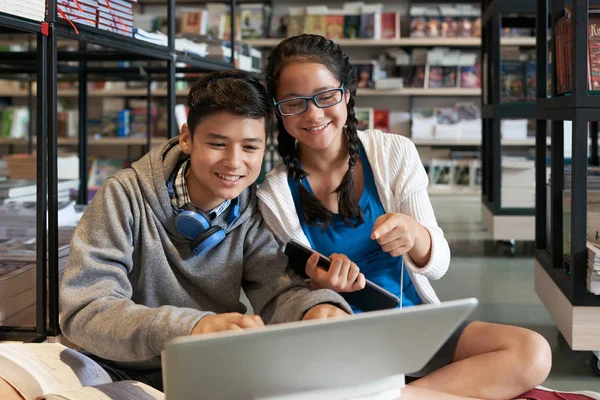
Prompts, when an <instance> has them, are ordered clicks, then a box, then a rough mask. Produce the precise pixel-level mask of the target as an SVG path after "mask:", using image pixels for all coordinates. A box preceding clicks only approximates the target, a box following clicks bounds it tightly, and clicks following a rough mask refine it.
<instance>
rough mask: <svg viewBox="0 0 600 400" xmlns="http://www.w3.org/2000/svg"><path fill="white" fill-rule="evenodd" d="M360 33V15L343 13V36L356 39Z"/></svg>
mask: <svg viewBox="0 0 600 400" xmlns="http://www.w3.org/2000/svg"><path fill="white" fill-rule="evenodd" d="M359 35H360V15H344V38H346V39H358V37H359Z"/></svg>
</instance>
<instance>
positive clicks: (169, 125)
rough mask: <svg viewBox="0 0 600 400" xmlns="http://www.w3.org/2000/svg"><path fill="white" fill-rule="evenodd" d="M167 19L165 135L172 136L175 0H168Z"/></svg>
mask: <svg viewBox="0 0 600 400" xmlns="http://www.w3.org/2000/svg"><path fill="white" fill-rule="evenodd" d="M167 16H168V20H169V52H170V53H171V58H170V59H169V61H167V69H168V71H167V137H169V138H172V137H174V136H175V132H177V127H176V126H175V101H176V98H175V95H176V93H175V59H176V58H175V0H169V7H168V11H167Z"/></svg>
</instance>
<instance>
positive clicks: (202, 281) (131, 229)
mask: <svg viewBox="0 0 600 400" xmlns="http://www.w3.org/2000/svg"><path fill="white" fill-rule="evenodd" d="M188 103H189V116H188V122H187V124H186V125H184V126H183V127H182V131H181V135H180V137H179V138H178V139H173V140H170V141H169V142H168V143H166V144H165V145H164V146H162V147H161V148H158V149H154V150H152V151H151V152H150V153H148V154H147V155H146V156H144V157H143V158H142V159H140V160H139V161H137V162H135V163H134V164H133V165H132V168H131V169H125V170H122V171H120V172H119V173H117V174H116V175H115V176H113V177H111V178H109V179H108V180H107V181H106V182H105V183H104V185H103V186H102V187H101V189H100V190H99V191H98V193H97V194H96V196H95V198H94V200H93V201H92V202H91V203H90V205H89V207H88V209H87V211H86V213H85V214H84V216H83V218H82V219H81V222H80V223H79V225H78V227H77V229H76V231H75V234H74V237H73V240H72V243H71V255H70V257H69V263H68V266H67V268H66V271H65V274H64V278H63V281H62V283H61V291H60V304H61V308H62V310H61V328H62V331H63V333H64V335H65V337H66V338H67V339H69V340H70V341H71V342H73V343H74V344H76V345H77V346H80V347H82V348H83V349H85V350H86V351H87V352H89V355H90V356H91V357H92V358H94V359H95V360H96V361H97V362H99V363H100V364H101V365H102V366H103V367H104V369H106V370H107V372H108V373H109V375H110V376H111V378H112V379H113V380H115V381H116V380H125V379H133V380H137V381H142V382H144V383H147V384H149V385H151V386H154V387H156V388H157V389H159V390H162V378H161V371H160V352H161V351H162V350H163V349H164V348H165V345H166V343H167V342H168V341H169V340H170V339H173V338H174V337H177V336H182V335H190V334H192V335H193V334H202V333H207V332H215V331H222V330H230V329H244V328H251V327H257V326H262V325H263V322H264V323H278V322H286V321H293V320H300V319H314V318H328V317H334V316H340V315H346V313H347V312H348V313H349V312H350V308H349V306H348V305H347V304H346V303H345V302H344V300H343V299H342V298H341V297H340V296H339V295H337V294H336V293H334V292H333V291H329V290H319V291H313V292H311V291H309V289H308V288H307V287H306V285H305V284H304V283H303V281H302V279H301V278H300V277H298V276H296V275H293V273H288V260H287V258H286V257H285V256H284V255H283V254H282V253H281V252H280V251H279V245H278V243H277V242H276V240H275V239H274V237H273V236H272V234H271V233H270V231H269V230H268V229H267V228H266V226H265V224H264V223H263V221H262V217H261V215H260V213H259V212H258V209H257V206H256V198H255V191H256V186H255V184H254V182H255V180H256V178H257V176H258V174H259V172H260V168H261V165H262V160H263V156H264V153H265V146H266V134H265V130H266V126H268V125H267V124H268V121H269V115H270V112H271V109H270V107H271V106H270V103H269V101H268V96H267V93H266V91H265V89H264V88H263V86H262V85H261V83H260V82H258V81H257V80H256V79H254V78H252V77H251V76H250V75H249V74H247V73H244V72H240V71H225V72H218V73H213V74H210V75H209V76H207V77H206V78H204V79H203V80H201V81H200V82H198V83H197V84H195V85H194V87H193V88H192V89H191V90H190V93H189V96H188ZM208 225H210V227H208ZM205 228H208V229H206V230H205V232H204V234H200V233H201V231H202V230H204V229H205ZM196 254H197V255H196ZM242 288H243V289H244V291H245V293H246V294H247V296H248V298H249V300H250V302H251V303H252V306H253V308H254V311H255V312H256V314H257V315H243V313H244V312H245V307H244V306H243V304H241V303H240V302H239V298H240V290H241V289H242ZM199 362H202V360H199ZM0 373H1V371H0ZM2 384H4V385H6V383H5V382H4V381H3V380H2V379H0V394H2ZM3 398H4V397H3ZM17 398H18V397H17Z"/></svg>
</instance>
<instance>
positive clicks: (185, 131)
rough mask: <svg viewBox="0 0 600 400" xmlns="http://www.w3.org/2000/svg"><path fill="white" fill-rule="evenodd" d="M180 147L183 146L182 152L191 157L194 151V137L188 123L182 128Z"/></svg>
mask: <svg viewBox="0 0 600 400" xmlns="http://www.w3.org/2000/svg"><path fill="white" fill-rule="evenodd" d="M179 146H181V150H182V151H183V152H184V153H185V154H187V155H189V154H190V152H191V151H192V135H191V134H190V129H189V127H188V124H187V123H185V124H183V125H182V126H181V135H179Z"/></svg>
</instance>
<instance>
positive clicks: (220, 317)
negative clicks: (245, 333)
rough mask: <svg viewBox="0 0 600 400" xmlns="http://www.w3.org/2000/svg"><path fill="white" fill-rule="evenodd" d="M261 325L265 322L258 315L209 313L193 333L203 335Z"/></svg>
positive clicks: (199, 322)
mask: <svg viewBox="0 0 600 400" xmlns="http://www.w3.org/2000/svg"><path fill="white" fill-rule="evenodd" d="M261 326H265V323H264V322H263V320H262V318H261V317H260V316H258V315H244V314H240V313H227V314H215V315H207V316H206V317H203V318H202V319H201V320H200V321H198V323H197V324H196V326H194V329H193V330H192V333H191V334H192V335H201V334H203V333H211V332H222V331H235V330H242V329H247V328H258V327H261Z"/></svg>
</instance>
